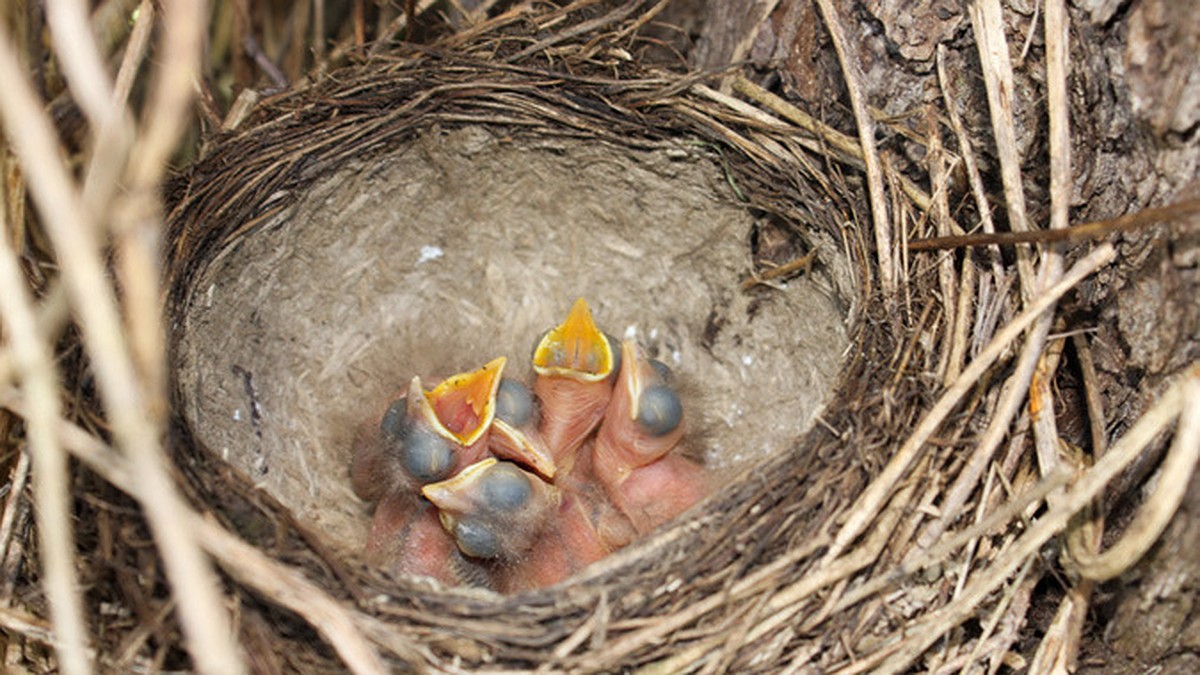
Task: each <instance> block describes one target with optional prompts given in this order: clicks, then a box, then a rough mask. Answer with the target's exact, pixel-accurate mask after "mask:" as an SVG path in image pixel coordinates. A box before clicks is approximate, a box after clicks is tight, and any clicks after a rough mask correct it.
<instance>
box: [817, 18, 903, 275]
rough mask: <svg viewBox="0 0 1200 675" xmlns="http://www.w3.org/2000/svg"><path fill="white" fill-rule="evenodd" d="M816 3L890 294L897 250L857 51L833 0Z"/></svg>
mask: <svg viewBox="0 0 1200 675" xmlns="http://www.w3.org/2000/svg"><path fill="white" fill-rule="evenodd" d="M817 6H818V7H819V8H820V10H821V16H822V17H824V19H825V27H826V29H828V30H829V36H830V39H831V40H832V41H833V48H834V50H835V51H836V52H837V55H838V61H839V62H841V64H842V75H843V77H844V80H845V83H846V89H847V91H849V93H850V107H851V110H853V112H854V121H855V124H856V125H857V126H858V140H859V144H860V145H861V146H862V153H863V162H864V163H865V164H866V171H867V192H868V194H869V195H870V199H871V217H872V219H873V221H874V224H875V227H874V229H875V248H876V252H875V253H876V257H877V258H878V261H879V277H880V278H879V285H880V287H881V288H882V289H883V294H884V295H885V296H887V297H889V298H890V297H891V296H893V295H895V293H896V284H897V279H896V262H895V259H894V258H893V256H894V255H895V254H896V252H895V251H894V250H892V224H891V221H890V220H889V218H888V209H887V197H886V196H885V195H884V192H883V169H882V167H881V166H880V163H879V150H878V148H876V147H875V120H874V119H872V118H871V113H870V111H869V110H867V100H866V96H865V94H864V93H863V84H862V81H863V76H862V69H861V68H860V67H859V63H858V53H857V51H856V50H855V48H854V43H852V42H850V41H848V40H847V39H846V32H845V30H844V29H843V28H842V20H841V17H840V16H839V15H838V13H837V9H835V8H834V6H833V2H832V0H817Z"/></svg>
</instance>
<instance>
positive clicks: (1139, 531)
mask: <svg viewBox="0 0 1200 675" xmlns="http://www.w3.org/2000/svg"><path fill="white" fill-rule="evenodd" d="M1183 399H1184V403H1183V412H1182V413H1180V418H1179V428H1178V429H1177V430H1176V432H1175V441H1174V442H1173V443H1172V444H1171V450H1170V452H1169V453H1167V457H1166V459H1165V460H1163V465H1162V468H1161V469H1160V470H1159V479H1158V486H1157V487H1156V488H1155V489H1154V494H1153V495H1151V496H1150V498H1149V499H1147V500H1146V504H1145V505H1144V506H1143V507H1142V508H1141V510H1140V511H1138V513H1137V515H1136V516H1134V519H1133V522H1131V523H1130V524H1129V526H1128V527H1127V528H1125V532H1124V533H1123V534H1122V535H1121V538H1120V539H1118V540H1117V542H1116V543H1115V544H1113V545H1112V546H1111V547H1109V549H1108V550H1107V551H1105V552H1103V553H1098V554H1095V555H1090V554H1086V553H1085V552H1083V551H1077V552H1075V555H1076V556H1080V554H1084V555H1083V556H1082V557H1076V558H1075V560H1074V561H1073V562H1074V567H1075V569H1076V570H1078V572H1079V573H1080V574H1081V575H1082V576H1083V577H1085V578H1087V579H1092V580H1094V581H1108V580H1109V579H1114V578H1116V577H1117V576H1119V575H1121V574H1122V573H1124V572H1125V570H1127V569H1129V568H1130V567H1132V566H1133V565H1134V563H1136V562H1137V561H1138V560H1140V559H1141V558H1142V556H1143V555H1145V554H1146V551H1148V550H1150V546H1152V545H1153V544H1154V542H1155V541H1157V540H1158V538H1159V537H1160V536H1161V535H1162V533H1163V530H1165V529H1166V527H1167V524H1168V523H1169V522H1170V521H1171V516H1173V515H1174V514H1175V511H1176V510H1177V509H1178V508H1179V504H1180V503H1182V502H1183V496H1184V495H1185V494H1186V493H1187V488H1188V484H1189V483H1190V482H1191V478H1192V471H1193V470H1195V468H1196V462H1197V461H1198V460H1200V369H1197V368H1196V367H1193V373H1192V374H1191V377H1190V379H1189V380H1188V381H1187V383H1186V385H1185V387H1184V390H1183ZM1115 450H1116V447H1115V446H1114V448H1113V451H1115ZM1107 457H1108V455H1107V454H1105V458H1107ZM1101 461H1103V460H1101Z"/></svg>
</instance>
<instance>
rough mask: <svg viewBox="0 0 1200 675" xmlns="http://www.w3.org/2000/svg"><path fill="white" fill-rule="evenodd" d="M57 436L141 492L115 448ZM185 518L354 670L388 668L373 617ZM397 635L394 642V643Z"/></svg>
mask: <svg viewBox="0 0 1200 675" xmlns="http://www.w3.org/2000/svg"><path fill="white" fill-rule="evenodd" d="M0 405H3V406H4V407H7V408H9V409H12V410H14V411H16V412H18V413H20V414H26V412H27V406H26V405H25V404H24V403H23V402H22V401H21V400H20V398H18V397H16V396H15V394H14V393H13V392H11V391H9V392H4V391H0ZM54 434H55V437H56V438H57V439H58V442H60V443H61V444H62V447H64V448H66V449H68V450H70V451H71V453H72V454H74V455H75V456H76V457H78V458H79V459H80V460H81V461H83V462H84V463H85V464H87V465H88V466H89V467H90V468H91V469H92V470H93V471H95V472H96V473H97V474H99V475H100V476H101V477H103V478H104V480H106V481H108V482H109V483H112V484H113V485H115V486H116V487H117V488H119V489H121V490H123V491H125V492H126V493H128V494H134V495H136V493H137V491H138V489H139V487H138V485H137V482H138V480H139V477H138V476H137V474H136V473H135V471H134V470H133V468H132V467H131V466H129V463H128V462H127V461H126V460H124V459H123V458H122V457H121V456H120V455H119V454H117V452H116V451H115V450H113V449H112V448H110V447H108V446H107V445H105V444H104V443H103V442H101V441H100V440H98V439H97V438H96V437H95V436H92V435H91V434H89V433H88V432H86V431H84V430H83V429H80V428H79V427H78V426H75V425H74V424H71V423H69V422H66V421H63V420H59V421H58V423H57V425H56V429H55V431H54ZM185 518H186V520H185V521H183V522H182V523H181V524H180V527H184V526H186V527H187V528H188V529H189V530H191V531H193V532H195V533H196V535H197V537H198V539H199V541H200V543H201V544H202V545H203V546H204V548H205V549H206V550H207V551H208V552H209V553H211V554H212V555H213V556H215V557H216V558H217V559H218V560H220V562H221V564H222V566H223V567H224V568H225V569H226V570H227V571H228V572H229V573H230V574H231V575H233V576H235V577H236V578H238V579H239V580H240V581H242V582H243V583H244V584H246V585H247V586H249V587H250V588H253V589H254V590H256V591H258V592H260V593H262V594H263V595H266V596H268V597H270V598H271V599H272V600H274V601H276V602H278V603H279V604H280V605H282V606H284V607H287V608H288V609H290V610H292V611H294V612H296V613H297V614H299V615H300V616H302V617H304V619H305V620H307V621H308V622H309V623H310V624H311V625H312V626H313V628H315V629H316V630H317V631H319V632H320V633H321V634H322V635H324V636H325V637H326V638H327V639H328V640H329V644H330V645H331V646H332V647H333V648H334V649H336V650H337V651H338V653H339V655H341V656H342V658H343V659H344V660H345V663H346V665H347V666H348V667H350V668H351V669H352V670H353V671H354V672H361V673H382V672H386V669H384V668H383V667H382V662H381V661H380V660H379V656H378V655H377V654H376V653H375V651H374V650H373V649H372V648H371V647H370V646H369V645H368V644H367V643H366V642H365V641H364V640H363V638H362V635H361V633H360V632H359V630H358V627H359V626H365V625H367V624H369V623H370V622H369V620H368V617H359V618H357V619H356V618H355V615H354V613H353V612H349V611H347V610H346V609H344V608H343V607H342V606H341V605H340V604H338V602H337V601H336V600H334V599H333V598H331V597H330V596H329V595H328V594H327V593H326V592H325V591H323V590H321V589H320V588H318V587H317V586H316V585H315V584H313V583H311V582H309V581H308V580H307V579H305V578H304V577H303V576H302V575H301V574H300V573H298V572H296V571H295V570H292V569H290V568H288V567H286V566H284V565H283V564H282V563H279V562H277V561H275V560H273V559H271V558H270V557H268V556H266V555H265V554H263V553H262V552H261V551H259V550H258V549H255V548H254V547H253V546H250V545H249V544H247V543H245V542H243V541H241V540H240V539H238V538H237V537H235V536H234V535H232V534H230V533H229V532H226V531H225V530H223V529H221V528H220V527H219V526H217V525H216V524H214V523H211V522H209V521H207V520H205V519H204V518H202V517H201V516H200V515H198V514H196V513H194V512H187V515H186V516H185ZM396 639H397V638H393V639H391V640H389V641H390V642H391V643H395V642H396ZM402 641H404V640H402ZM405 642H406V641H405ZM417 651H418V650H417V648H416V647H412V648H411V649H409V650H408V651H406V652H404V653H402V654H399V655H400V656H405V657H408V658H410V659H411V658H412V657H413V654H415V653H416V652H417ZM377 666H378V667H377Z"/></svg>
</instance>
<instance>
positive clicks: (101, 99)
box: [46, 0, 113, 132]
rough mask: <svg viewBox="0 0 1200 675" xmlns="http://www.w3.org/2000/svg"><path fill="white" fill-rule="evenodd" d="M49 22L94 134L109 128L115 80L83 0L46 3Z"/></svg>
mask: <svg viewBox="0 0 1200 675" xmlns="http://www.w3.org/2000/svg"><path fill="white" fill-rule="evenodd" d="M46 21H47V23H49V24H50V30H51V32H52V33H53V35H54V42H55V44H56V45H57V47H58V49H57V51H56V54H57V55H58V59H59V62H60V63H62V66H63V70H64V71H65V72H66V74H67V80H68V82H69V83H70V87H71V91H72V92H73V93H74V95H75V100H76V101H77V102H78V103H79V107H80V109H81V110H83V113H84V115H86V116H87V118H88V121H89V122H90V123H91V126H92V130H93V131H97V132H98V131H99V130H100V129H104V128H106V127H107V126H108V124H107V121H106V120H107V119H108V115H109V114H110V113H111V111H112V106H111V102H112V98H113V96H112V81H111V78H109V75H108V73H107V72H106V71H105V70H104V63H105V62H106V61H107V59H105V58H104V57H103V56H102V55H101V54H100V48H99V46H98V45H97V44H96V38H95V36H94V35H93V34H92V26H91V22H90V21H89V19H88V11H87V7H86V6H85V3H83V2H82V1H81V0H56V2H48V3H46Z"/></svg>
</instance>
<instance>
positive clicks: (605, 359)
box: [533, 298, 616, 382]
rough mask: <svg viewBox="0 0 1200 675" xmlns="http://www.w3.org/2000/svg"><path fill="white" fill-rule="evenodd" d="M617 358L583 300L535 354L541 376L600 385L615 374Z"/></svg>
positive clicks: (553, 330) (577, 301) (534, 364)
mask: <svg viewBox="0 0 1200 675" xmlns="http://www.w3.org/2000/svg"><path fill="white" fill-rule="evenodd" d="M615 358H616V355H615V354H614V353H613V348H612V345H611V344H609V341H608V338H607V337H605V335H604V333H603V332H601V330H600V329H599V328H597V327H596V322H595V321H593V320H592V311H591V310H590V309H589V308H588V305H587V302H585V301H584V299H583V298H580V299H578V300H576V301H575V304H574V305H573V306H572V307H571V312H570V313H569V314H568V315H567V319H566V321H563V322H562V323H561V324H559V325H558V326H555V327H554V328H553V329H552V330H550V331H549V332H548V333H546V335H545V336H544V337H543V338H542V340H541V342H539V343H538V346H537V348H536V349H534V350H533V369H534V370H535V371H537V373H538V375H557V376H561V377H570V378H572V379H576V380H580V381H583V382H600V381H601V380H603V379H605V378H606V377H608V376H609V375H611V374H612V372H613V366H614V363H615Z"/></svg>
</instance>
